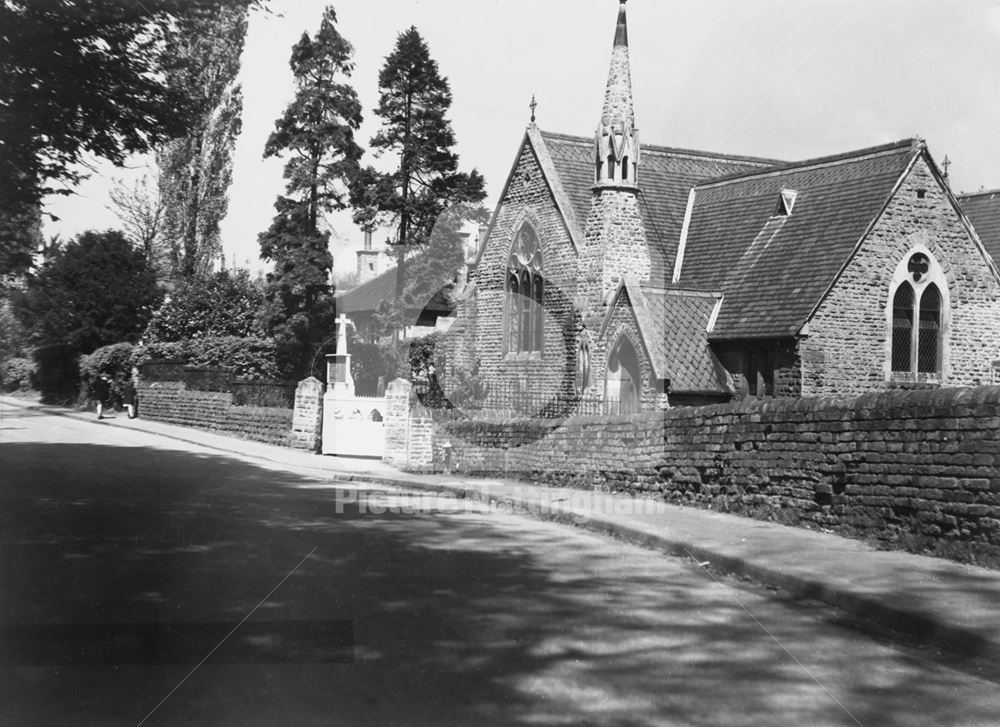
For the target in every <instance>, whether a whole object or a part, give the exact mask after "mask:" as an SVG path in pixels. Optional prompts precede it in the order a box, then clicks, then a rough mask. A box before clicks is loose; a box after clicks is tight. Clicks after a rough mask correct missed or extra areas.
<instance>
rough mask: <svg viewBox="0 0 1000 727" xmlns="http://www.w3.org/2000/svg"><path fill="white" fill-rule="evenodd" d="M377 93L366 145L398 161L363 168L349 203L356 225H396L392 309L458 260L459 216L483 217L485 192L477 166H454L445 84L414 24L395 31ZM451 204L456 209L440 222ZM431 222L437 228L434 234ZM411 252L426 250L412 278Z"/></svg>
mask: <svg viewBox="0 0 1000 727" xmlns="http://www.w3.org/2000/svg"><path fill="white" fill-rule="evenodd" d="M379 94H380V95H379V105H378V107H377V108H376V109H375V113H376V115H377V116H379V117H380V118H381V119H382V127H381V129H380V130H379V131H378V133H377V134H376V135H375V137H374V138H372V140H371V146H372V148H373V149H374V150H375V153H376V154H377V155H379V156H381V155H384V154H391V155H393V156H394V158H395V159H396V162H397V166H396V168H395V169H394V170H393V171H391V172H381V171H378V170H376V169H375V168H374V167H371V166H369V167H366V168H365V169H364V170H362V171H361V172H360V173H359V175H358V176H357V177H356V181H355V183H354V185H353V186H352V189H351V201H352V204H353V205H354V207H355V215H354V219H355V222H357V223H358V224H360V225H361V226H362V227H369V228H370V227H373V226H376V225H386V224H388V225H391V226H392V227H393V228H394V229H395V236H394V238H393V239H391V240H390V241H389V242H390V244H391V245H393V246H394V247H395V250H396V260H397V269H396V270H397V276H396V294H395V302H394V303H395V305H396V307H397V308H399V307H401V306H403V305H404V302H403V298H404V294H405V293H406V292H407V288H410V290H409V292H410V297H415V296H417V293H415V292H414V290H413V288H414V287H416V288H419V287H421V286H423V287H430V288H433V287H435V286H436V285H437V284H438V282H439V280H438V279H439V278H441V277H442V274H443V273H444V271H447V273H446V274H447V275H449V276H450V275H453V274H454V273H455V271H456V270H457V268H458V266H459V265H460V264H461V262H462V260H461V254H462V250H461V242H460V238H459V236H458V228H459V227H460V225H461V222H462V221H463V220H462V219H461V218H464V219H470V218H471V219H482V218H483V217H484V214H485V213H484V212H483V211H482V210H481V208H480V207H479V203H480V202H481V201H482V200H483V198H484V197H485V196H486V194H485V191H484V182H483V177H482V175H480V174H479V172H478V171H476V170H472V171H471V172H467V173H466V172H459V171H458V155H457V154H456V153H455V152H454V151H453V147H454V146H455V134H454V132H453V130H452V127H451V122H450V121H449V120H448V117H447V113H448V110H449V109H450V107H451V103H452V96H451V88H450V85H449V84H448V79H447V78H445V77H443V76H442V75H441V74H440V71H439V70H438V65H437V62H436V61H434V60H433V59H432V58H431V56H430V51H429V49H428V47H427V44H426V43H425V42H424V40H423V38H422V37H421V36H420V33H419V32H418V31H417V29H416V28H414V27H411V28H409V29H408V30H406V31H404V32H403V33H401V34H400V35H399V36H398V38H397V40H396V46H395V48H394V50H393V52H392V53H391V54H390V55H389V56H388V57H387V58H386V60H385V64H384V65H383V67H382V69H381V71H380V73H379ZM451 207H454V209H455V210H456V211H459V212H460V214H458V215H453V216H451V217H449V218H448V219H447V220H442V213H444V212H445V210H447V209H449V208H451ZM438 224H443V226H442V227H441V229H440V231H439V234H438V235H437V236H435V235H434V231H435V228H436V225H438ZM432 240H433V241H434V243H435V244H434V245H433V251H431V250H430V247H431V242H432ZM414 251H421V252H423V253H425V255H424V263H423V264H422V267H420V266H418V267H417V268H416V269H415V270H414V271H413V272H415V273H417V276H410V275H408V271H407V267H408V264H407V262H408V260H407V255H408V254H409V253H411V252H414ZM429 252H430V253H431V254H430V257H428V256H427V255H426V253H429ZM411 278H412V279H411Z"/></svg>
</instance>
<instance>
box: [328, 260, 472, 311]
mask: <svg viewBox="0 0 1000 727" xmlns="http://www.w3.org/2000/svg"><path fill="white" fill-rule="evenodd" d="M408 265H409V263H408ZM395 295H396V267H395V266H393V267H391V268H389V269H388V270H386V271H385V272H384V273H382V274H381V275H379V276H377V277H374V278H372V279H371V280H369V281H367V282H365V283H362V284H361V285H359V286H358V287H356V288H354V289H352V290H349V291H348V292H346V293H342V294H341V295H338V296H337V298H336V301H337V312H338V313H359V312H368V311H373V310H375V309H376V308H378V304H379V303H381V302H382V301H384V300H391V299H392V298H393V297H394V296H395ZM418 308H419V306H415V307H413V308H412V311H410V312H418ZM423 310H424V311H427V312H430V313H437V314H439V315H447V314H448V313H450V312H451V310H452V309H451V307H450V306H449V304H448V303H447V301H446V300H445V299H444V297H443V296H442V295H441V294H440V293H436V294H435V295H433V296H432V297H431V299H430V300H429V301H427V302H426V304H425V305H423Z"/></svg>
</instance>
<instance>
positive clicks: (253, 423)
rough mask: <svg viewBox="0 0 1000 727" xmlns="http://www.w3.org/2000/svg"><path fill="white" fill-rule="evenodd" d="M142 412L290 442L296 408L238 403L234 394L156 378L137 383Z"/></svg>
mask: <svg viewBox="0 0 1000 727" xmlns="http://www.w3.org/2000/svg"><path fill="white" fill-rule="evenodd" d="M136 394H137V395H138V397H139V416H141V417H143V418H145V419H152V420H155V421H160V422H166V423H168V424H179V425H181V426H184V427H194V428H197V429H208V430H210V431H217V432H226V433H227V434H235V435H237V436H239V437H243V438H244V439H253V440H255V441H258V442H267V443H268V444H278V445H287V444H289V440H290V435H291V431H292V410H291V409H278V408H272V407H258V406H234V405H233V395H232V394H229V393H223V392H217V391H188V390H187V387H186V386H185V384H184V383H183V382H180V381H155V382H150V383H140V384H139V385H138V386H136Z"/></svg>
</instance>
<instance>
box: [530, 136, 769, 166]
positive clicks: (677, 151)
mask: <svg viewBox="0 0 1000 727" xmlns="http://www.w3.org/2000/svg"><path fill="white" fill-rule="evenodd" d="M539 133H540V134H541V135H542V136H543V137H545V138H547V139H557V140H560V141H569V142H576V143H579V144H587V145H592V144H593V143H594V139H593V137H591V136H577V135H575V134H564V133H562V132H559V131H544V130H542V129H539ZM641 147H642V150H643V151H645V152H654V153H665V154H672V155H674V156H686V157H692V158H698V159H719V160H723V161H744V162H754V163H758V164H768V165H772V166H773V165H779V164H780V165H785V164H788V162H787V161H785V160H783V159H771V158H769V157H758V156H749V155H747V154H726V153H725V152H714V151H700V150H698V149H686V148H683V147H675V146H665V145H663V144H649V143H647V142H642V143H641Z"/></svg>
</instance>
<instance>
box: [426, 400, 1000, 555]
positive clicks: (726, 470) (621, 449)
mask: <svg viewBox="0 0 1000 727" xmlns="http://www.w3.org/2000/svg"><path fill="white" fill-rule="evenodd" d="M445 443H448V444H450V445H451V446H450V455H449V456H450V461H451V465H452V467H453V468H454V469H455V470H457V471H459V472H470V473H479V474H488V475H490V476H509V477H521V478H525V479H531V480H533V481H542V482H548V483H551V484H554V485H564V486H565V485H569V486H579V487H598V488H602V489H609V490H614V491H625V492H631V493H633V494H638V495H645V496H652V497H656V498H663V499H665V500H667V501H670V502H675V503H681V504H692V505H697V506H701V507H708V508H714V509H719V510H723V511H729V512H736V513H741V514H744V515H749V516H753V517H758V518H762V519H776V520H778V521H780V522H786V523H811V524H813V525H816V526H822V527H826V528H830V529H833V530H836V531H838V532H842V533H846V534H856V535H864V536H868V537H872V538H875V539H878V540H881V541H884V542H886V543H888V544H892V545H896V546H908V547H912V548H927V547H930V548H932V549H935V548H938V547H939V546H940V548H942V549H943V550H944V551H949V549H951V550H950V551H949V552H953V553H954V552H960V553H962V552H964V553H965V554H969V553H972V554H975V553H980V554H989V555H990V556H991V557H993V558H1000V387H996V386H994V387H978V388H973V389H939V390H933V391H893V392H883V393H880V394H868V395H865V396H862V397H859V398H856V399H832V398H815V399H771V400H767V401H760V400H747V401H743V402H736V403H729V404H718V405H713V406H706V407H699V408H675V409H670V410H666V411H662V412H646V413H643V414H640V415H633V416H618V417H576V418H570V419H566V420H561V421H560V420H539V419H535V420H528V419H507V420H500V421H483V420H479V421H477V420H473V419H466V420H463V421H452V422H449V423H438V424H435V430H434V459H435V464H436V465H437V467H438V469H441V468H442V467H443V463H444V457H445V450H444V445H445ZM956 549H957V550H956ZM942 552H943V551H942Z"/></svg>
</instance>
